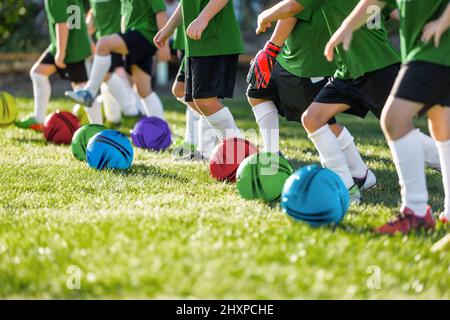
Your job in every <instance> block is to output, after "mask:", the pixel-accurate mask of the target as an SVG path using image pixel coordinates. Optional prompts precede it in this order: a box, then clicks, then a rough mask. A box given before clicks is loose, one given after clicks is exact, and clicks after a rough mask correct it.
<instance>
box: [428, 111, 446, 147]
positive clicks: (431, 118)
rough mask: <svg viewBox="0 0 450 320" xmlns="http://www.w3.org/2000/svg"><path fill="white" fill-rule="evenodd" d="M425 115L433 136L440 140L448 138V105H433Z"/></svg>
mask: <svg viewBox="0 0 450 320" xmlns="http://www.w3.org/2000/svg"><path fill="white" fill-rule="evenodd" d="M427 116H428V124H429V127H430V132H431V135H432V136H433V138H434V139H435V140H437V141H441V142H443V141H448V140H450V107H442V106H435V107H433V108H431V109H430V110H429V111H428V112H427Z"/></svg>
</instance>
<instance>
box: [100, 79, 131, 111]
mask: <svg viewBox="0 0 450 320" xmlns="http://www.w3.org/2000/svg"><path fill="white" fill-rule="evenodd" d="M106 84H107V85H108V88H109V92H110V94H112V96H113V97H114V98H115V100H116V101H117V102H118V103H119V106H120V107H121V108H123V109H124V110H128V109H129V108H132V107H133V99H132V96H131V92H130V90H129V89H130V88H129V85H128V86H127V83H126V82H125V81H123V80H122V78H121V77H119V76H118V75H116V74H115V73H113V74H111V77H110V79H109V80H108V81H107V82H106Z"/></svg>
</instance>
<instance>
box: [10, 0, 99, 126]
mask: <svg viewBox="0 0 450 320" xmlns="http://www.w3.org/2000/svg"><path fill="white" fill-rule="evenodd" d="M71 6H73V8H72V9H74V11H73V14H75V15H76V14H80V15H81V16H80V17H74V18H75V19H74V21H75V20H78V21H81V23H80V27H77V26H72V25H69V19H70V15H69V14H68V12H71V8H70V7H71ZM76 8H77V9H76ZM45 12H46V14H47V19H48V25H49V33H50V41H51V43H50V46H49V47H48V49H47V50H46V51H45V52H44V53H43V54H42V56H41V57H40V58H39V60H38V61H37V62H36V63H35V64H34V65H33V67H32V68H31V71H30V77H31V81H32V82H33V95H34V115H31V116H28V117H26V118H24V119H21V120H17V121H16V125H17V126H18V127H20V128H24V129H34V130H36V131H42V130H43V123H44V120H45V117H46V113H47V106H48V103H49V101H50V95H51V85H50V81H49V77H50V76H51V75H52V74H54V73H56V72H58V74H59V75H60V77H61V78H63V79H68V80H70V81H71V82H72V87H73V88H77V87H81V86H83V85H84V84H85V83H86V81H87V80H88V77H87V71H86V64H85V60H86V59H87V58H88V57H89V56H90V55H91V45H90V42H89V36H88V33H87V29H86V25H85V24H84V23H83V22H84V17H85V11H84V6H83V3H82V1H80V0H46V1H45ZM86 111H87V112H88V117H89V120H90V122H91V123H98V124H101V123H102V121H103V119H102V115H101V109H100V105H98V104H97V105H95V106H94V107H93V108H90V109H89V110H86Z"/></svg>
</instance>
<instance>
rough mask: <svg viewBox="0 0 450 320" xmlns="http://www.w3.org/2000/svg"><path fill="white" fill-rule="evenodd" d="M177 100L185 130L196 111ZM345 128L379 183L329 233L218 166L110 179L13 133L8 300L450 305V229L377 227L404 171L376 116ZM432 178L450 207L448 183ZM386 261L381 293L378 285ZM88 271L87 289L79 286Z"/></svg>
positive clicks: (285, 137) (4, 146) (5, 192)
mask: <svg viewBox="0 0 450 320" xmlns="http://www.w3.org/2000/svg"><path fill="white" fill-rule="evenodd" d="M165 102H166V105H167V110H168V113H167V116H168V119H169V121H170V123H171V125H172V129H173V130H174V131H175V132H178V133H180V132H182V129H183V127H184V110H183V107H182V106H181V105H178V104H176V103H175V102H174V101H173V100H165ZM18 104H19V106H20V108H21V110H22V115H24V114H26V113H27V112H29V111H30V110H31V108H32V101H31V100H30V99H25V98H21V99H18ZM230 105H232V107H234V108H232V110H233V113H234V114H235V117H236V119H238V124H239V125H240V126H241V127H242V128H244V129H251V128H253V129H256V126H255V123H254V120H253V116H252V114H251V111H250V110H249V107H248V106H247V105H246V103H244V102H243V101H240V102H237V103H230ZM56 107H58V108H62V109H64V108H66V109H69V108H70V104H69V103H67V102H66V101H64V100H55V101H54V102H52V104H51V108H52V109H55V108H56ZM340 120H342V121H343V122H344V123H345V124H346V125H347V126H348V127H349V129H350V130H351V131H352V133H353V134H354V135H355V137H357V139H356V140H357V143H358V145H359V146H360V148H361V151H362V153H363V155H364V157H365V158H366V159H367V161H368V164H369V165H370V167H371V168H373V170H374V171H375V173H376V174H377V176H378V180H379V186H378V188H377V189H375V190H373V191H370V192H368V193H366V194H365V203H364V204H363V205H360V206H353V207H351V209H350V212H349V213H348V215H347V216H346V218H345V220H344V222H343V223H342V224H341V225H340V226H338V227H336V228H320V229H312V228H310V227H308V226H306V225H304V224H301V223H293V222H291V221H290V220H289V219H287V218H286V217H285V215H284V214H283V213H282V212H281V210H280V209H279V207H278V206H277V205H275V204H266V203H263V202H259V201H244V200H243V199H241V198H240V197H239V195H238V194H237V192H236V190H235V186H234V185H231V184H226V183H218V182H215V181H213V180H212V179H211V178H210V177H209V175H208V169H207V166H205V165H200V164H183V163H174V162H172V161H171V154H170V151H167V152H165V153H152V152H146V151H141V150H136V156H135V161H134V166H133V168H132V169H131V170H130V171H128V172H123V173H119V172H111V171H110V172H97V171H94V170H92V169H89V168H88V167H87V165H86V164H85V163H82V162H78V161H76V160H75V159H74V158H73V156H72V154H71V151H70V148H68V147H63V146H54V145H51V144H47V143H45V142H44V141H43V138H42V136H41V135H40V134H38V133H34V132H29V131H23V130H19V129H16V128H15V127H12V126H11V127H8V128H1V129H0V152H1V157H0V181H1V184H0V195H1V196H0V298H70V299H72V298H75V299H78V298H80V299H88V298H200V299H204V298H212V299H217V298H218V299H221V298H230V299H235V298H236V299H237V298H239V299H247V298H249V299H260V298H274V299H297V298H300V299H316V298H320V299H322V298H325V299H328V298H332V299H343V298H363V299H366V298H370V299H372V298H389V299H390V298H394V299H395V298H426V299H428V298H437V299H449V298H450V291H449V290H448V288H450V277H449V273H450V267H449V262H450V260H449V255H448V252H441V253H431V252H430V247H431V245H432V244H433V243H434V242H435V241H437V240H438V239H440V238H441V237H442V236H443V235H444V234H446V232H447V230H446V229H445V228H444V227H442V226H439V228H438V230H437V231H436V232H434V233H417V234H412V235H409V236H400V235H399V236H394V237H387V236H377V235H375V234H373V233H372V232H371V229H372V228H373V227H375V226H377V225H379V224H381V223H384V222H385V221H386V220H388V219H389V218H391V217H392V216H393V215H394V214H395V213H396V211H397V208H398V201H399V187H398V183H397V177H396V174H395V169H394V166H393V164H392V163H391V161H390V154H389V150H388V148H387V145H386V143H385V141H384V139H383V136H382V134H381V132H380V130H379V125H378V123H377V121H376V119H374V118H369V119H368V120H366V121H364V122H363V121H361V120H355V119H354V118H349V117H342V118H340ZM420 124H421V125H422V126H424V122H421V123H420ZM282 125H283V129H282V133H281V135H282V148H283V153H285V155H286V156H287V157H288V158H289V159H291V160H293V161H292V162H293V164H294V165H295V166H296V167H299V166H301V165H303V164H310V163H317V162H318V157H317V153H316V152H315V150H314V148H313V145H312V144H311V143H310V142H309V141H308V139H307V138H306V134H305V132H304V131H303V130H302V129H301V128H300V127H299V126H298V125H296V124H287V123H285V122H283V123H282ZM427 176H428V182H429V186H430V194H431V203H432V204H433V205H434V206H435V209H436V210H439V209H441V208H442V205H443V203H442V200H443V191H442V187H441V184H440V175H439V174H437V173H435V172H433V171H428V172H427ZM374 266H375V268H376V270H378V271H379V273H380V275H381V286H380V287H379V289H373V288H372V289H370V288H369V287H370V286H368V285H367V283H368V282H369V283H370V282H371V281H373V277H371V276H372V273H371V272H373V270H374V269H373V268H374ZM74 268H75V269H74ZM74 270H75V273H73V272H74ZM78 272H79V273H78ZM77 274H79V275H80V284H81V288H80V289H69V288H68V286H67V282H69V283H72V280H73V278H74V275H77Z"/></svg>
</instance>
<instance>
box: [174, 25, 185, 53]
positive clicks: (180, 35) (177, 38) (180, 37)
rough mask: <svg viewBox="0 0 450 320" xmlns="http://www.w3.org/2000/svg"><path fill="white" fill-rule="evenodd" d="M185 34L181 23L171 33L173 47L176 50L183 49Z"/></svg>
mask: <svg viewBox="0 0 450 320" xmlns="http://www.w3.org/2000/svg"><path fill="white" fill-rule="evenodd" d="M185 37H186V34H185V33H184V29H183V24H181V25H180V26H179V27H178V28H177V29H176V30H175V34H174V35H173V48H174V49H177V50H185V49H186V46H185V42H186V39H185Z"/></svg>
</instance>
